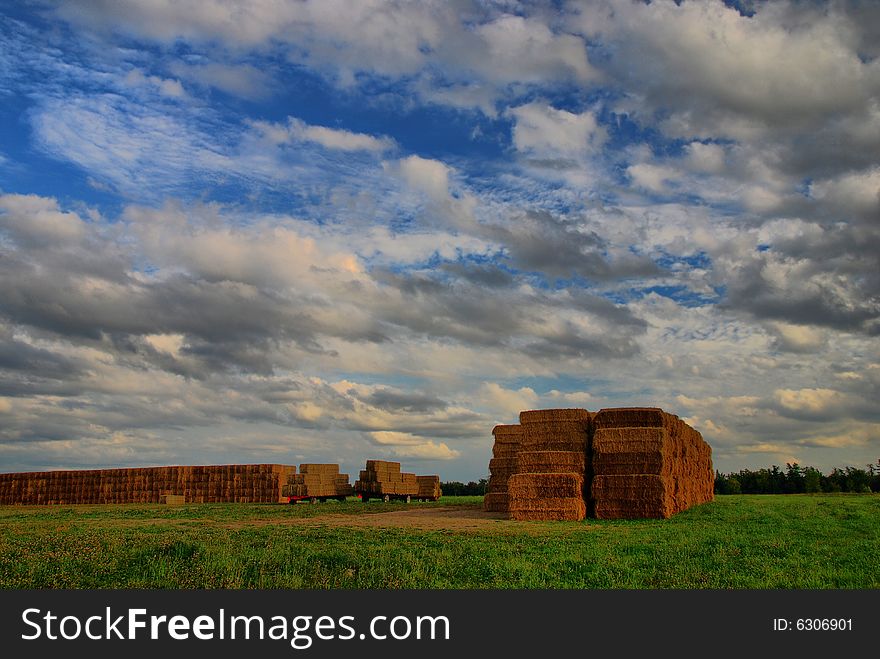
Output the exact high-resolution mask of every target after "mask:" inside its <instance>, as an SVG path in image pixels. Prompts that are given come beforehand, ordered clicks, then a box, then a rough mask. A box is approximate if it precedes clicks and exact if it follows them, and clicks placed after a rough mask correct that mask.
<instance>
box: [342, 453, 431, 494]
mask: <svg viewBox="0 0 880 659" xmlns="http://www.w3.org/2000/svg"><path fill="white" fill-rule="evenodd" d="M354 490H355V492H356V493H357V494H358V495H360V497H361V498H362V499H363V500H364V501H369V500H370V499H372V498H377V497H379V498H397V497H405V498H409V497H415V496H418V494H419V481H418V479H417V477H416V475H415V474H409V473H401V471H400V463H399V462H387V461H385V460H367V464H366V469H364V470H362V471H361V472H360V478H359V479H358V480H356V481H355V483H354Z"/></svg>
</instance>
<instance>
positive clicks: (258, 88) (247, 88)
mask: <svg viewBox="0 0 880 659" xmlns="http://www.w3.org/2000/svg"><path fill="white" fill-rule="evenodd" d="M170 69H171V72H172V73H174V75H176V76H179V77H181V78H183V79H184V80H187V81H190V82H195V83H197V84H200V85H204V86H207V87H214V88H216V89H219V90H221V91H224V92H226V93H228V94H234V95H236V96H241V97H243V98H248V99H261V98H264V97H265V96H267V95H268V94H269V93H270V88H271V79H270V77H269V75H268V74H267V73H265V72H263V71H261V70H259V69H257V68H256V67H254V66H252V65H250V64H221V63H219V62H205V63H202V64H185V63H183V62H174V63H172V64H171V66H170Z"/></svg>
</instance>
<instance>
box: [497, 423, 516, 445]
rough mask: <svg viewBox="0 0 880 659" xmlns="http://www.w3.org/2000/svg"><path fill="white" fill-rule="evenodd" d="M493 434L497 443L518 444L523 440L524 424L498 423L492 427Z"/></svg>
mask: <svg viewBox="0 0 880 659" xmlns="http://www.w3.org/2000/svg"><path fill="white" fill-rule="evenodd" d="M492 436H493V437H494V438H495V443H496V444H517V443H519V442H520V441H522V426H520V425H518V424H516V425H514V424H511V425H497V426H495V427H494V428H492Z"/></svg>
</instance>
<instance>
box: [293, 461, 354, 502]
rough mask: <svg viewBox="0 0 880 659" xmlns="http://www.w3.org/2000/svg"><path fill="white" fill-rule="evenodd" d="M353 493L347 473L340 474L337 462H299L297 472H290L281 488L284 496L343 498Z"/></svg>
mask: <svg viewBox="0 0 880 659" xmlns="http://www.w3.org/2000/svg"><path fill="white" fill-rule="evenodd" d="M353 494H354V489H353V488H352V486H351V483H349V482H348V474H340V473H339V465H338V464H316V463H304V464H301V465H300V466H299V473H298V474H296V473H293V474H290V475H289V476H288V477H287V483H285V484H284V485H283V486H282V488H281V495H282V496H285V497H308V498H334V499H344V498H345V497H349V496H352V495H353Z"/></svg>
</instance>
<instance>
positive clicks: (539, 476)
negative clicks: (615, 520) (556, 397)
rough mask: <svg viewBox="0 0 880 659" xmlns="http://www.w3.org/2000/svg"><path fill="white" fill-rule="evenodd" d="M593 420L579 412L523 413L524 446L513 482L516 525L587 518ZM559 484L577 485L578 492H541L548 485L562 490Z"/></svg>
mask: <svg viewBox="0 0 880 659" xmlns="http://www.w3.org/2000/svg"><path fill="white" fill-rule="evenodd" d="M590 419H591V415H590V413H589V412H588V411H587V410H584V409H579V408H573V409H549V410H527V411H524V412H520V415H519V422H520V426H522V444H521V446H520V450H519V452H518V453H517V455H516V459H515V467H514V471H515V475H514V476H511V480H509V481H508V507H509V510H510V517H511V519H521V520H525V519H535V520H537V519H547V520H551V519H552V520H562V519H565V520H580V519H583V518H584V517H585V516H586V514H587V505H586V501H585V497H584V495H585V492H584V481H585V478H586V477H587V464H588V460H587V454H588V450H589V442H590ZM555 476H560V477H562V478H561V480H560V479H557V478H554V477H555ZM514 479H515V480H514ZM560 482H564V483H569V484H574V483H576V484H577V487H576V488H574V489H572V488H573V487H574V486H573V485H571V487H569V489H568V490H567V491H566V492H565V493H564V494H550V493H548V492H544V491H542V489H541V484H547V483H552V484H554V485H553V487H555V488H558V487H559V486H558V483H560ZM514 485H516V487H514Z"/></svg>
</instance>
